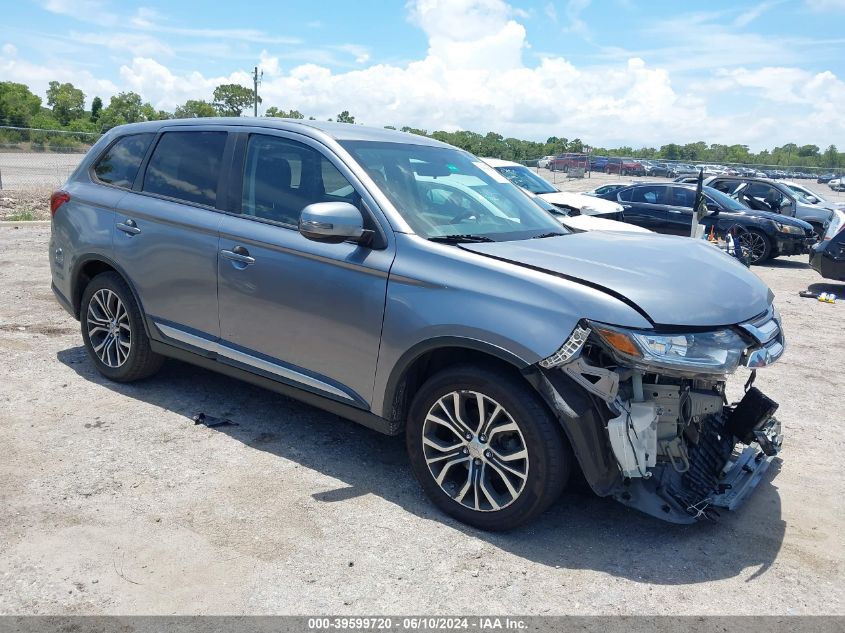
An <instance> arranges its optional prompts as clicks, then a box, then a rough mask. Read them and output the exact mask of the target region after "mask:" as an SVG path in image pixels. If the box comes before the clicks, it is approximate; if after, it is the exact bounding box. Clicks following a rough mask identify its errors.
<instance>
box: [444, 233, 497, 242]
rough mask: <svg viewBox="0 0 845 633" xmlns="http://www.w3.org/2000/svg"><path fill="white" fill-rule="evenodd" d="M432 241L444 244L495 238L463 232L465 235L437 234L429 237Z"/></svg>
mask: <svg viewBox="0 0 845 633" xmlns="http://www.w3.org/2000/svg"><path fill="white" fill-rule="evenodd" d="M428 239H429V241H431V242H442V243H444V244H460V243H462V242H495V240H492V239H490V238H489V237H487V236H486V235H472V234H469V233H467V234H463V235H435V236H434V237H430V238H428Z"/></svg>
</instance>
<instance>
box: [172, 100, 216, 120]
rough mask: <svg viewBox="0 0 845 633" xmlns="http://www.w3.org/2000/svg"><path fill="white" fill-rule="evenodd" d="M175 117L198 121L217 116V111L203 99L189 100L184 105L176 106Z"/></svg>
mask: <svg viewBox="0 0 845 633" xmlns="http://www.w3.org/2000/svg"><path fill="white" fill-rule="evenodd" d="M173 115H174V116H175V117H176V118H177V119H198V118H203V117H211V116H216V115H217V111H216V110H215V108H214V106H213V105H212V104H210V103H209V102H208V101H203V100H202V99H188V100H187V101H186V102H185V103H184V104H182V105H180V106H176V110H175V111H174V112H173Z"/></svg>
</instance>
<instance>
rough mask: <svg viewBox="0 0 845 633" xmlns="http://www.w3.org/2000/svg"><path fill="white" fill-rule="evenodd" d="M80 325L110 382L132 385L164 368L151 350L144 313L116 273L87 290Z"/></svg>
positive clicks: (95, 360) (96, 280)
mask: <svg viewBox="0 0 845 633" xmlns="http://www.w3.org/2000/svg"><path fill="white" fill-rule="evenodd" d="M79 322H80V325H81V327H82V340H83V341H84V342H85V349H86V350H87V351H88V356H89V357H90V358H91V360H92V361H93V363H94V366H95V367H96V368H97V371H99V372H100V373H101V374H102V375H103V376H105V377H106V378H108V379H109V380H114V381H115V382H133V381H135V380H141V379H142V378H147V377H148V376H152V375H153V374H154V373H156V372H157V371H158V370H159V369H160V368H161V365H162V363H163V362H164V357H163V356H160V355H159V354H156V353H155V352H153V351H152V349H151V348H150V339H149V338H148V337H147V333H146V331H145V330H144V319H143V316H142V315H141V310H140V309H139V308H138V304H137V303H136V302H135V297H134V296H133V295H132V291H131V290H130V288H129V285H128V284H127V283H126V281H125V280H124V279H123V277H121V276H120V275H118V274H117V273H115V272H108V273H102V274H100V275H97V276H96V277H94V279H92V280H91V282H90V283H89V284H88V285H87V286H86V287H85V292H83V293H82V305H81V307H80V311H79Z"/></svg>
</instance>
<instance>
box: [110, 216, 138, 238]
mask: <svg viewBox="0 0 845 633" xmlns="http://www.w3.org/2000/svg"><path fill="white" fill-rule="evenodd" d="M116 226H117V230H118V231H123V232H124V233H126V234H127V235H128V236H129V237H132V236H133V235H138V233H140V232H141V229H139V228H138V225H137V224H135V220H133V219H131V218H127V219H125V220H124V221H123V222H119V223H118V224H117V225H116Z"/></svg>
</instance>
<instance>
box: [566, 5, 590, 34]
mask: <svg viewBox="0 0 845 633" xmlns="http://www.w3.org/2000/svg"><path fill="white" fill-rule="evenodd" d="M591 2H592V0H568V1H567V3H566V19H567V20H568V24H567V26H566V27H565V30H566V31H568V32H570V33H574V34H575V35H580V36H582V37H589V35H590V30H589V29H588V28H587V23H586V22H584V20H583V18H582V17H581V14H582V13H583V12H584V10H585V9H586V8H587V7H589V6H590V3H591Z"/></svg>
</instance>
